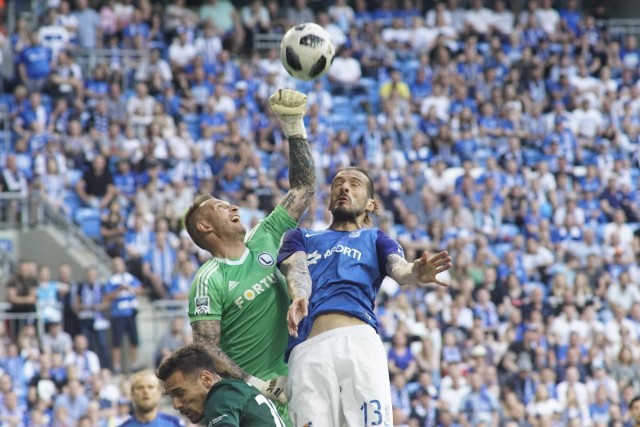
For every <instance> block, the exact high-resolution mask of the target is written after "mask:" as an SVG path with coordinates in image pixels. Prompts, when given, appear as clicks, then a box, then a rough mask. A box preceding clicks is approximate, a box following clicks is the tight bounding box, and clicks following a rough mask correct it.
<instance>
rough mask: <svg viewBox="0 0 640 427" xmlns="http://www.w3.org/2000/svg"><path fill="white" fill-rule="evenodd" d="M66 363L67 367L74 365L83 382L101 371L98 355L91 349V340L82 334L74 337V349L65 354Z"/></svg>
mask: <svg viewBox="0 0 640 427" xmlns="http://www.w3.org/2000/svg"><path fill="white" fill-rule="evenodd" d="M64 365H65V367H67V369H69V366H74V367H75V369H77V371H78V377H79V379H80V381H82V382H83V383H86V382H87V381H89V379H90V378H91V377H92V376H93V375H96V374H98V373H99V372H100V360H99V359H98V355H97V354H95V353H94V352H93V351H91V350H89V340H88V339H87V337H85V336H84V335H80V334H78V335H76V336H75V337H74V338H73V351H72V352H69V353H66V354H65V357H64Z"/></svg>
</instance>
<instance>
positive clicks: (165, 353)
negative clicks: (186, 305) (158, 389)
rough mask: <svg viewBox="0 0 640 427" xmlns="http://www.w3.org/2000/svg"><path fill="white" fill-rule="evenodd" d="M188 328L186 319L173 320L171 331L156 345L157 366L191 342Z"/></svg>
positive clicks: (177, 317)
mask: <svg viewBox="0 0 640 427" xmlns="http://www.w3.org/2000/svg"><path fill="white" fill-rule="evenodd" d="M186 326H187V325H186V324H185V319H184V317H180V316H176V317H173V318H172V319H171V321H170V324H169V329H168V330H167V331H166V332H165V333H164V334H163V335H162V336H161V337H160V340H159V341H158V344H157V345H156V352H155V363H156V366H158V365H160V363H161V362H162V361H164V360H165V359H166V358H167V357H169V356H170V355H171V354H172V353H173V352H175V351H176V350H177V349H179V348H181V347H184V346H185V345H187V344H188V343H189V342H191V334H190V333H189V332H190V331H188V329H189V328H186Z"/></svg>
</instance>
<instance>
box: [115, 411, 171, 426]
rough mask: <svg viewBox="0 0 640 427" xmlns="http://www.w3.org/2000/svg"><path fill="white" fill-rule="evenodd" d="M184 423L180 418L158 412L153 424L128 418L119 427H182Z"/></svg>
mask: <svg viewBox="0 0 640 427" xmlns="http://www.w3.org/2000/svg"><path fill="white" fill-rule="evenodd" d="M181 426H184V423H183V422H182V420H180V418H178V417H174V416H173V415H167V414H163V413H162V412H158V416H157V417H156V418H155V419H154V420H153V421H151V422H148V423H143V422H140V421H138V420H137V419H136V417H130V418H127V419H126V420H125V421H124V422H123V423H122V424H120V426H119V427H181Z"/></svg>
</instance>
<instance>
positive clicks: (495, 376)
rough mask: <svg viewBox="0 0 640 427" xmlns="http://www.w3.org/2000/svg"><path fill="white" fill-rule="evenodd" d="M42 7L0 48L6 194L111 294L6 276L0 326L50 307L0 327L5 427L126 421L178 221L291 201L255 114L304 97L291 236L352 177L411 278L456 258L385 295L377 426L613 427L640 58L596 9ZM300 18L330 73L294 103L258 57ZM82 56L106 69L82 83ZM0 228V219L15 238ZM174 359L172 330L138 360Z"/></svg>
mask: <svg viewBox="0 0 640 427" xmlns="http://www.w3.org/2000/svg"><path fill="white" fill-rule="evenodd" d="M36 3H38V5H40V6H41V7H40V8H39V9H37V10H38V11H39V12H38V13H36V14H35V15H34V16H31V17H29V18H27V17H21V18H20V19H17V21H16V25H15V28H13V29H11V31H8V32H7V33H6V34H4V37H3V38H2V43H3V44H4V45H5V46H6V47H7V48H8V49H9V50H10V52H11V55H10V56H9V57H8V58H7V57H5V58H4V61H5V62H6V61H13V62H12V64H11V65H10V66H11V67H12V69H13V71H14V72H13V73H12V76H13V78H11V79H5V81H4V82H3V86H4V94H3V95H2V96H1V97H0V104H2V105H4V106H5V108H6V110H7V112H8V114H9V116H10V121H9V122H8V124H9V126H10V132H11V138H10V140H9V141H8V142H5V146H4V148H3V149H0V153H2V154H1V155H0V160H1V162H0V165H1V166H0V192H3V193H11V194H19V195H22V196H25V197H32V196H37V197H38V200H41V201H42V200H44V203H47V204H48V205H50V206H51V207H52V209H54V210H57V211H58V212H59V213H60V214H61V215H63V216H65V217H66V218H67V220H68V221H71V222H73V223H75V224H77V225H78V227H80V228H81V229H82V230H83V231H84V232H85V233H86V234H87V235H88V236H90V237H91V238H93V239H94V240H95V241H96V242H98V243H99V244H100V245H101V246H103V247H104V248H105V250H106V251H107V252H108V254H109V256H110V257H111V258H112V265H111V269H112V274H111V275H107V276H104V277H101V276H100V275H99V274H98V273H97V270H96V269H95V268H93V267H88V268H87V269H86V271H84V272H82V274H81V275H82V277H83V278H82V279H77V280H76V279H74V278H73V273H72V272H71V271H70V267H69V265H67V264H62V265H60V266H59V269H58V271H53V272H52V271H50V268H49V267H46V266H41V265H37V264H35V263H33V262H30V261H29V260H22V261H21V262H20V263H19V264H18V266H17V268H16V270H15V274H14V277H13V278H11V279H10V280H8V281H7V283H6V301H7V302H8V303H9V304H10V306H9V311H10V312H12V313H18V314H24V313H32V312H35V310H36V307H39V308H43V307H44V308H45V310H44V311H43V314H42V316H41V322H42V323H43V324H42V325H40V327H39V328H38V327H36V324H35V323H34V322H33V321H31V320H29V319H28V316H27V317H24V318H22V317H20V316H17V317H16V318H17V319H22V320H16V321H13V322H8V323H6V324H4V325H3V324H0V326H3V327H1V328H0V340H2V345H0V372H1V375H0V426H5V425H6V426H11V427H19V426H27V425H28V426H41V425H42V426H44V425H56V426H76V425H78V426H80V425H82V426H84V425H92V426H114V425H118V424H119V422H120V421H122V420H123V419H124V417H126V416H127V415H128V414H129V411H130V410H131V406H130V402H129V399H130V391H129V384H128V383H127V382H128V374H129V373H131V372H133V371H137V370H139V369H140V368H141V365H142V364H143V363H141V362H140V361H139V360H138V359H139V358H138V354H137V349H138V344H139V342H140V340H144V339H148V338H146V337H145V334H144V333H143V332H144V331H140V333H138V329H137V324H136V316H137V315H138V312H139V310H140V304H139V302H140V300H145V301H146V300H152V301H166V300H173V301H182V300H185V299H186V295H187V292H188V289H189V285H190V281H191V278H192V277H193V274H194V272H195V271H196V269H197V268H198V266H199V265H200V264H201V263H202V262H203V261H204V260H206V258H207V256H208V255H207V254H205V253H202V252H201V251H199V250H198V249H197V248H196V247H195V246H194V244H193V243H192V242H191V241H190V239H189V238H188V236H187V235H186V233H185V232H184V230H183V229H182V225H181V222H180V217H181V215H182V213H183V212H184V211H185V210H186V208H187V207H188V206H189V204H190V203H191V201H192V200H193V199H194V197H195V196H197V195H198V194H201V193H212V194H214V195H216V196H217V197H220V198H224V199H226V200H228V201H229V202H231V203H234V204H237V205H238V206H240V216H241V219H242V221H244V222H245V223H246V225H247V227H248V228H249V227H251V226H252V225H254V224H256V223H257V222H258V221H259V220H260V219H262V218H263V217H264V216H265V215H266V214H268V213H269V212H270V210H271V209H272V208H273V207H274V205H275V203H277V201H278V200H279V198H280V197H281V196H282V195H283V194H284V192H286V190H287V185H288V179H287V177H288V160H287V153H288V147H287V141H286V139H285V138H284V137H283V135H282V133H281V129H280V126H279V124H278V122H277V120H276V119H275V117H274V116H273V115H272V113H271V112H270V111H269V109H268V108H267V107H266V100H267V98H268V96H269V95H270V94H271V93H272V92H274V91H275V90H277V89H278V88H282V87H294V88H297V89H299V90H301V91H303V92H305V93H307V95H308V98H309V102H308V112H307V115H306V118H305V122H306V125H307V133H308V139H309V142H310V144H311V147H312V150H313V155H314V158H315V161H316V167H317V174H318V177H319V179H318V181H319V182H318V186H319V189H318V192H317V200H315V201H314V203H313V204H312V206H311V208H310V209H309V211H308V212H307V214H306V215H305V217H304V218H303V220H302V221H301V222H302V225H303V226H306V227H312V228H323V227H326V226H328V224H329V222H330V217H329V212H328V211H325V210H324V209H323V206H326V203H325V202H326V200H325V199H326V197H327V190H328V184H329V182H330V180H331V178H332V177H333V175H334V174H335V172H337V171H338V170H339V169H340V168H342V167H346V166H349V165H356V166H360V167H363V168H365V169H367V170H369V171H370V172H371V174H372V175H373V177H374V179H375V186H376V198H377V199H378V201H379V202H380V207H381V209H380V212H379V215H378V217H377V219H376V226H378V227H379V228H381V229H382V230H384V231H386V232H387V233H389V234H390V235H391V236H393V237H395V238H396V239H398V240H399V241H400V242H401V243H402V245H403V246H404V248H405V250H406V256H407V258H408V259H409V260H412V259H414V258H415V257H416V255H417V254H419V253H421V252H422V251H424V250H428V251H439V250H444V249H446V250H448V251H449V253H450V254H451V255H452V257H453V259H454V267H453V269H452V270H451V271H450V272H449V274H448V275H449V277H448V280H449V282H450V286H449V288H446V289H445V288H440V289H431V288H415V287H403V288H402V289H400V288H399V287H398V286H397V284H395V283H393V282H392V281H386V282H385V283H384V284H383V292H382V293H381V297H380V299H379V301H378V308H377V312H378V315H379V318H380V324H381V329H380V330H381V335H382V337H383V340H384V341H385V343H386V344H387V345H388V348H389V371H390V375H391V379H392V395H393V399H394V400H393V403H394V419H395V423H396V425H399V426H405V425H408V426H428V427H432V426H443V427H446V426H465V427H466V426H474V427H476V426H478V427H479V426H487V427H498V426H504V427H516V426H518V427H534V426H540V427H542V426H583V427H589V426H593V427H604V426H607V427H609V426H611V427H619V426H628V425H631V417H630V412H629V408H628V404H629V402H630V400H631V398H632V397H633V396H635V395H636V394H638V393H640V340H639V338H640V288H639V283H640V276H639V272H638V268H637V256H638V254H639V253H640V240H638V234H637V229H638V224H639V223H640V205H639V203H640V193H638V190H639V188H638V182H639V181H638V177H639V172H640V169H639V167H640V151H639V145H638V144H639V142H640V82H639V78H640V71H639V70H640V68H639V65H640V47H638V45H637V40H636V37H635V36H634V35H633V34H624V33H618V32H616V31H612V30H611V29H610V28H609V26H608V22H609V20H608V15H607V5H606V2H601V3H596V4H595V5H591V6H593V7H589V8H586V7H585V5H583V4H581V2H579V1H578V0H558V1H554V0H525V1H520V0H518V1H509V2H505V0H493V1H491V0H486V1H483V0H470V1H462V0H461V1H458V0H449V1H437V2H430V1H425V2H417V1H415V0H403V1H393V0H380V1H365V0H356V1H353V2H351V1H346V0H335V1H332V2H311V3H310V4H307V3H306V0H292V1H290V2H288V3H283V2H278V1H275V0H269V1H262V0H252V1H250V2H245V3H243V4H242V5H238V4H236V2H230V1H228V0H207V1H205V2H201V3H198V4H197V5H194V4H188V5H187V4H185V1H184V0H174V1H172V2H169V3H167V4H166V5H165V4H162V3H160V2H151V1H149V0H139V1H138V0H109V1H91V0H75V1H68V0H49V1H46V2H36ZM309 21H313V22H317V23H319V24H321V25H322V26H324V27H325V28H326V29H327V30H328V32H329V33H330V35H331V37H332V40H333V42H334V44H335V45H336V48H337V55H336V58H335V60H334V62H333V65H332V68H331V69H330V71H329V73H328V75H326V76H324V77H323V78H321V79H320V80H317V81H315V82H300V81H295V80H293V79H291V78H290V77H289V76H288V75H287V73H286V71H285V70H284V68H283V67H282V66H281V64H280V60H279V50H278V48H277V46H278V45H277V43H275V44H274V43H269V41H270V40H271V41H273V40H278V38H277V37H278V34H280V35H281V34H282V33H283V32H284V31H285V30H286V29H287V28H289V27H290V26H292V25H294V24H296V23H301V22H309ZM97 49H99V50H101V51H108V52H109V55H108V56H105V57H104V58H106V60H102V61H98V62H97V63H95V64H87V63H86V62H83V63H82V64H80V63H79V62H78V60H77V59H78V58H79V57H80V56H81V54H82V55H84V54H85V53H86V52H87V51H91V50H97ZM132 53H133V54H136V55H137V54H140V56H139V60H136V61H134V62H131V61H127V60H126V58H128V57H130V55H132ZM0 207H1V209H0V212H1V213H0V215H2V218H3V220H5V221H12V220H17V219H18V218H20V217H25V216H27V217H29V216H30V212H29V207H28V206H26V207H25V206H24V205H20V204H16V203H13V202H12V201H11V200H0ZM30 220H31V219H30V218H27V222H29V221H30ZM76 273H78V272H76ZM123 289H125V291H123ZM24 319H27V320H24ZM124 338H126V341H127V342H128V346H127V347H126V348H127V351H126V354H125V357H124V358H125V359H126V362H127V363H126V364H124V362H123V354H122V351H121V348H122V345H123V339H124ZM189 340H190V328H189V326H188V323H186V322H185V319H184V313H183V312H180V313H179V314H178V315H176V317H175V318H173V319H172V320H171V322H170V325H169V326H168V327H167V331H166V334H165V335H163V337H162V340H161V342H158V343H153V347H154V348H156V349H157V350H156V354H154V356H153V357H152V359H153V363H157V362H158V361H159V360H161V359H162V357H164V356H166V354H168V353H169V352H171V351H172V350H174V349H176V348H177V347H179V346H181V345H182V344H184V343H186V342H188V341H189ZM147 367H150V368H153V367H154V366H147ZM123 371H124V373H125V374H123Z"/></svg>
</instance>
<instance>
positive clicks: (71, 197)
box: [64, 189, 81, 220]
mask: <svg viewBox="0 0 640 427" xmlns="http://www.w3.org/2000/svg"><path fill="white" fill-rule="evenodd" d="M64 206H65V208H66V209H67V212H69V220H73V215H75V213H76V212H77V211H78V209H79V208H80V206H81V203H80V197H79V196H78V194H77V193H76V192H75V190H73V189H72V190H70V191H67V194H66V195H65V197H64Z"/></svg>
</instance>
